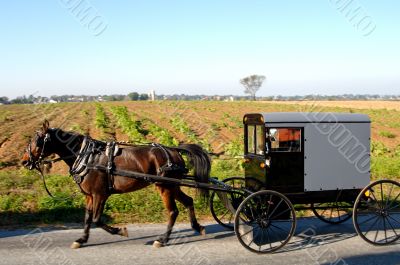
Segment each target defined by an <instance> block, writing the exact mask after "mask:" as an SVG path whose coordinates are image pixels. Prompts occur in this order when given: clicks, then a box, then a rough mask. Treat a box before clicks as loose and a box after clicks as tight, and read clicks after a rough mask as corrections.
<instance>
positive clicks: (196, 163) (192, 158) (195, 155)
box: [176, 144, 211, 198]
mask: <svg viewBox="0 0 400 265" xmlns="http://www.w3.org/2000/svg"><path fill="white" fill-rule="evenodd" d="M176 150H178V152H179V153H181V154H185V155H187V157H188V158H189V163H190V164H191V165H192V166H193V169H194V178H195V180H196V181H197V182H201V183H208V182H209V177H210V171H211V160H210V157H209V156H208V153H207V152H206V151H205V150H204V149H203V148H202V147H201V146H199V145H197V144H181V145H179V146H178V147H176ZM200 194H201V195H202V196H203V197H206V198H207V197H208V190H205V189H200Z"/></svg>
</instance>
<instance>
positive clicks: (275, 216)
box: [269, 208, 290, 219]
mask: <svg viewBox="0 0 400 265" xmlns="http://www.w3.org/2000/svg"><path fill="white" fill-rule="evenodd" d="M287 211H290V208H286V209H285V210H283V211H282V212H280V213H279V214H277V215H274V217H269V219H274V218H277V217H279V216H281V215H282V214H284V213H286V212H287Z"/></svg>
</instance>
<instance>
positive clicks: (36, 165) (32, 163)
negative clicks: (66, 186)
mask: <svg viewBox="0 0 400 265" xmlns="http://www.w3.org/2000/svg"><path fill="white" fill-rule="evenodd" d="M36 137H37V139H36V146H37V145H38V141H39V132H36ZM50 141H51V138H50V133H46V135H45V137H44V138H43V145H42V150H41V151H40V155H39V157H38V159H37V160H36V159H35V157H34V156H33V154H32V141H30V142H29V145H28V147H27V150H26V151H27V153H28V156H29V160H28V163H29V169H30V170H32V169H37V170H39V171H41V169H40V163H41V162H42V161H43V159H44V150H45V147H46V143H47V142H50Z"/></svg>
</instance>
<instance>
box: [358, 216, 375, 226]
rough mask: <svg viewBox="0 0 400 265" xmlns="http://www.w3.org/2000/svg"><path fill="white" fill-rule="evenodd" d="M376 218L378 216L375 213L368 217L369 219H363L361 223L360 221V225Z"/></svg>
mask: <svg viewBox="0 0 400 265" xmlns="http://www.w3.org/2000/svg"><path fill="white" fill-rule="evenodd" d="M374 218H377V216H376V215H373V216H372V217H370V218H368V219H367V220H363V221H362V222H361V223H359V224H358V225H359V226H360V225H362V224H365V223H366V222H369V221H370V220H372V219H374Z"/></svg>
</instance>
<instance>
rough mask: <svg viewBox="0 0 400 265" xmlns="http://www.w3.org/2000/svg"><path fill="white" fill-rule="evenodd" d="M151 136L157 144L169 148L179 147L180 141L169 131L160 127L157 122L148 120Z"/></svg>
mask: <svg viewBox="0 0 400 265" xmlns="http://www.w3.org/2000/svg"><path fill="white" fill-rule="evenodd" d="M145 122H146V124H147V127H148V128H149V134H150V135H152V136H153V137H154V138H156V139H157V142H158V143H160V144H163V145H167V146H177V145H178V144H179V141H178V140H177V139H176V138H174V137H173V136H172V135H171V134H170V132H169V131H168V130H167V129H164V128H162V127H160V126H158V125H157V124H156V123H155V122H153V121H151V120H149V119H146V120H145Z"/></svg>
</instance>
